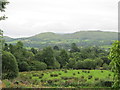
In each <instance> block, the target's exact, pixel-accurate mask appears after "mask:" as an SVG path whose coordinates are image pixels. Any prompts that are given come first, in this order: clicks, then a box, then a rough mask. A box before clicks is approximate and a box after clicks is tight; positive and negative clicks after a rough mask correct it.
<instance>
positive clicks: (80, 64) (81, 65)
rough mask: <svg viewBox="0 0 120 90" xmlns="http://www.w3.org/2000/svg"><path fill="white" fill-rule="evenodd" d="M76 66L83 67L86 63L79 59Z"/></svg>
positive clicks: (77, 67)
mask: <svg viewBox="0 0 120 90" xmlns="http://www.w3.org/2000/svg"><path fill="white" fill-rule="evenodd" d="M75 68H76V69H83V68H84V64H83V61H81V60H79V61H77V62H76V63H75Z"/></svg>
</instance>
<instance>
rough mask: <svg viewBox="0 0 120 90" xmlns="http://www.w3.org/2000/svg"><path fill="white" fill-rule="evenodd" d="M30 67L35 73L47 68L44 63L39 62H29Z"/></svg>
mask: <svg viewBox="0 0 120 90" xmlns="http://www.w3.org/2000/svg"><path fill="white" fill-rule="evenodd" d="M30 65H31V68H30V69H31V70H33V68H34V70H36V71H39V70H45V69H46V68H47V65H46V64H45V63H44V62H40V61H36V60H34V61H31V62H30Z"/></svg>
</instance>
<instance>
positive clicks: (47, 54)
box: [42, 47, 55, 68]
mask: <svg viewBox="0 0 120 90" xmlns="http://www.w3.org/2000/svg"><path fill="white" fill-rule="evenodd" d="M42 57H43V61H44V62H45V63H46V64H47V66H48V68H49V67H50V68H51V67H52V66H54V61H55V57H54V52H53V49H52V48H51V47H46V48H44V49H43V51H42Z"/></svg>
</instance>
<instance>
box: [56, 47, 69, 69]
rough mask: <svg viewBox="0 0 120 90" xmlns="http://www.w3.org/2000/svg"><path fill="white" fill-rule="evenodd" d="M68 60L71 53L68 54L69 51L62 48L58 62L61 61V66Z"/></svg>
mask: <svg viewBox="0 0 120 90" xmlns="http://www.w3.org/2000/svg"><path fill="white" fill-rule="evenodd" d="M68 60H69V55H68V53H67V51H66V50H64V49H62V50H61V51H60V55H59V57H58V62H59V63H60V65H61V68H62V67H63V66H65V65H66V63H67V62H68Z"/></svg>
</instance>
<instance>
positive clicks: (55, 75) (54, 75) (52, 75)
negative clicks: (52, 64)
mask: <svg viewBox="0 0 120 90" xmlns="http://www.w3.org/2000/svg"><path fill="white" fill-rule="evenodd" d="M50 76H51V77H57V76H58V74H50Z"/></svg>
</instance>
